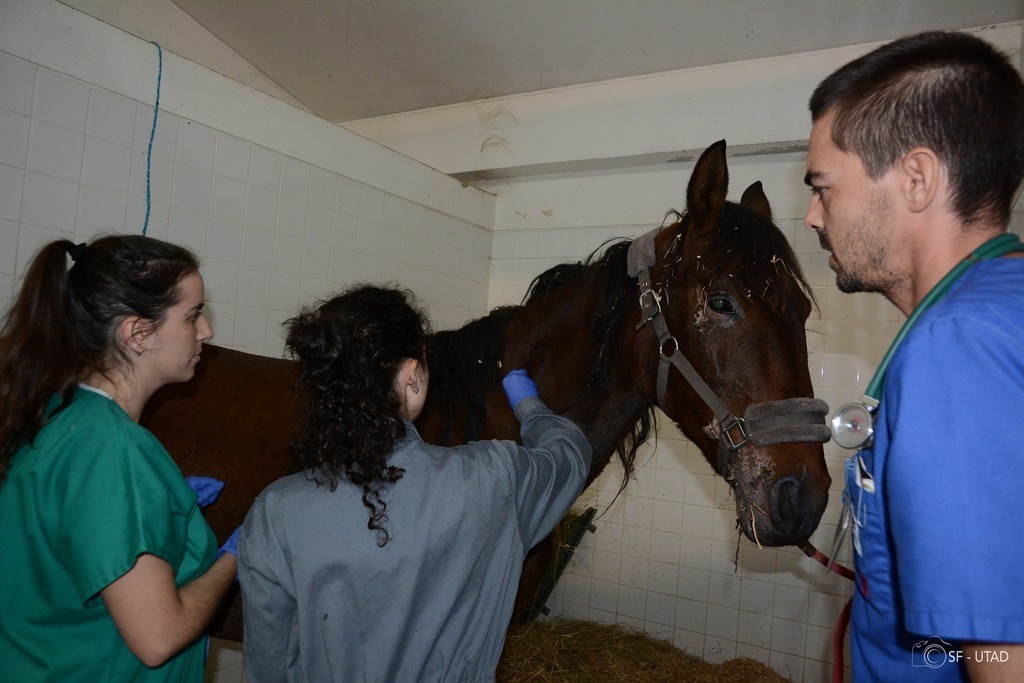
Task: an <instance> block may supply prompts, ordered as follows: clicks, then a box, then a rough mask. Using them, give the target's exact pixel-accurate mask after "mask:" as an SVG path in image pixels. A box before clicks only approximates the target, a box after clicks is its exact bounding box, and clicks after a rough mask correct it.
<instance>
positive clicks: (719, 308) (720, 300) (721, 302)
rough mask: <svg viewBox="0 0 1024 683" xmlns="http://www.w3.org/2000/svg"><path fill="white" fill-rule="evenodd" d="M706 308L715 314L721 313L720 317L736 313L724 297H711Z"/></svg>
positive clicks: (730, 302)
mask: <svg viewBox="0 0 1024 683" xmlns="http://www.w3.org/2000/svg"><path fill="white" fill-rule="evenodd" d="M708 307H709V308H710V309H711V310H712V311H714V312H715V313H721V314H722V315H732V314H734V313H735V312H736V308H735V307H734V306H733V305H732V301H730V300H729V298H728V297H724V296H713V297H711V298H710V299H708Z"/></svg>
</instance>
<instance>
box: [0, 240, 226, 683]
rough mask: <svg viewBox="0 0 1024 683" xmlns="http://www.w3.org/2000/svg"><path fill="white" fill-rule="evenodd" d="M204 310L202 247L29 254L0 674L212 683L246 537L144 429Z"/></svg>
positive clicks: (18, 344) (6, 512)
mask: <svg viewBox="0 0 1024 683" xmlns="http://www.w3.org/2000/svg"><path fill="white" fill-rule="evenodd" d="M69 257H70V266H69ZM202 308H203V280H202V277H201V276H200V274H199V264H198V262H197V260H196V258H195V256H194V255H193V254H192V253H191V252H189V251H188V250H186V249H183V248H181V247H178V246H175V245H172V244H168V243H166V242H161V241H159V240H155V239H152V238H147V237H138V236H110V237H104V238H101V239H98V240H96V241H94V242H93V243H92V244H89V245H86V244H85V243H82V244H78V245H75V244H73V243H72V242H69V241H67V240H59V241H56V242H51V243H50V244H47V245H46V246H44V247H43V248H42V250H41V251H40V252H39V253H38V254H37V255H36V257H35V259H34V260H33V261H32V263H31V265H30V266H29V269H28V272H27V273H26V274H25V278H24V282H23V283H22V286H21V290H20V292H19V294H18V295H17V297H16V299H15V301H14V303H13V305H12V306H11V309H10V310H9V312H8V313H7V316H6V321H5V324H4V327H3V331H2V334H0V547H2V550H0V605H3V607H2V609H0V662H2V663H0V681H67V680H82V681H86V680H88V681H115V680H117V681H120V680H133V681H136V680H137V681H150V680H155V681H201V680H202V679H203V675H204V666H205V639H204V638H203V637H202V634H203V631H204V629H205V627H206V625H207V623H208V621H209V620H210V619H211V617H212V616H213V614H214V612H215V610H216V609H217V607H218V604H219V603H220V601H221V599H222V598H223V597H224V595H225V593H226V592H227V589H228V588H229V587H230V585H231V583H232V582H233V581H234V579H235V574H236V561H235V558H234V555H235V553H236V551H235V550H234V547H235V544H236V543H237V541H236V540H235V539H236V536H232V539H229V542H228V543H227V544H225V547H224V548H222V549H221V552H218V551H217V545H216V540H215V538H214V536H213V532H212V530H211V529H210V527H209V525H208V524H207V523H206V521H205V520H204V519H203V516H202V513H200V512H199V508H198V506H199V505H206V504H209V503H210V502H212V501H213V500H214V499H215V498H216V496H217V494H218V493H219V492H220V489H221V488H223V484H221V483H220V482H217V481H216V480H214V479H210V478H208V477H190V478H189V479H188V480H186V479H185V478H184V477H182V475H181V472H180V471H179V470H178V468H177V465H175V463H174V461H173V460H171V457H170V455H168V453H167V451H166V450H165V449H164V448H163V447H162V446H161V445H160V443H159V442H158V441H157V440H156V438H155V437H154V436H153V435H152V434H150V433H149V432H148V431H147V430H146V429H144V428H142V427H140V426H139V425H138V424H137V422H138V419H139V415H140V414H141V413H142V409H143V407H144V406H145V404H146V401H147V400H148V399H149V397H150V396H151V395H152V394H153V393H154V392H155V391H156V390H157V389H159V388H160V387H161V386H163V385H165V384H168V383H172V382H184V381H187V380H188V379H190V378H191V377H192V375H193V373H194V372H195V367H196V364H197V363H198V362H199V357H200V352H201V350H202V345H203V342H204V341H207V340H208V339H210V338H211V337H212V332H211V330H210V325H209V323H207V321H206V319H205V318H204V317H203V312H202ZM236 534H237V532H236ZM215 556H217V557H215Z"/></svg>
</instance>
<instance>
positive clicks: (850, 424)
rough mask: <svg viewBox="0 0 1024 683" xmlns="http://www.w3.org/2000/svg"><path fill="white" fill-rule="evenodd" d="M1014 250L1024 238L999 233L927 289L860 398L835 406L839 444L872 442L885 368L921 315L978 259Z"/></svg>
mask: <svg viewBox="0 0 1024 683" xmlns="http://www.w3.org/2000/svg"><path fill="white" fill-rule="evenodd" d="M1014 251H1024V242H1021V241H1020V239H1019V238H1018V237H1017V236H1016V235H1013V234H1010V233H1003V234H1002V235H999V236H998V237H993V238H992V239H990V240H988V241H987V242H985V243H984V244H982V245H981V246H980V247H978V248H977V249H975V250H974V251H972V252H971V255H970V256H968V257H967V258H965V259H964V260H963V261H961V262H960V263H958V264H956V266H954V267H953V269H952V270H950V271H949V272H948V273H946V275H945V276H943V278H942V279H941V280H939V282H938V284H936V285H935V286H934V287H932V288H931V289H930V290H929V291H928V293H927V294H926V295H925V297H924V298H923V299H921V303H919V304H918V305H917V306H916V307H915V308H914V310H913V311H911V312H910V317H909V318H907V321H906V322H905V323H903V326H902V327H901V328H900V331H899V332H898V333H897V334H896V338H895V339H893V342H892V344H891V345H890V346H889V350H888V351H886V352H885V356H884V357H883V358H882V363H881V364H880V365H879V366H878V369H877V370H875V374H874V376H873V377H872V378H871V381H870V382H869V383H868V388H867V389H866V390H865V392H864V395H863V396H861V399H860V402H859V403H847V404H846V405H844V406H842V407H840V408H839V409H838V410H836V413H835V415H834V416H833V417H832V423H831V427H832V438H833V439H834V440H835V442H836V443H837V444H838V445H840V446H842V447H843V448H849V449H853V450H861V449H864V448H868V447H869V446H871V441H872V439H873V438H874V434H875V428H874V416H875V413H876V412H877V411H878V404H879V400H880V399H881V396H882V384H883V383H884V382H885V371H886V370H887V369H888V368H889V361H890V360H892V357H893V355H894V354H895V353H896V349H897V348H899V345H900V342H902V341H903V338H904V337H906V336H907V332H909V331H910V328H912V327H913V326H914V323H916V322H917V320H918V318H920V317H921V315H922V314H923V313H924V312H925V311H926V310H928V309H929V308H930V307H931V306H932V305H933V304H935V303H936V302H937V301H939V300H940V299H942V297H944V296H945V295H946V293H947V292H948V291H949V288H950V287H952V286H953V283H954V282H956V281H957V280H958V279H960V276H961V275H963V274H964V273H965V272H966V271H967V269H968V268H970V267H971V266H973V265H974V264H975V263H977V262H978V261H981V260H983V259H988V258H997V257H999V256H1003V255H1004V254H1009V253H1010V252H1014Z"/></svg>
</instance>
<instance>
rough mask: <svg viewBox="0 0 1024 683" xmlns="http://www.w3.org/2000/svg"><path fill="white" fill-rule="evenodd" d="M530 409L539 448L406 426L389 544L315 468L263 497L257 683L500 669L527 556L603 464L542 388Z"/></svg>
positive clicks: (250, 620)
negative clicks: (427, 435)
mask: <svg viewBox="0 0 1024 683" xmlns="http://www.w3.org/2000/svg"><path fill="white" fill-rule="evenodd" d="M516 408H517V409H516V417H517V418H518V419H519V420H520V422H521V425H522V426H521V434H522V439H523V443H524V444H525V446H520V445H518V444H516V443H515V442H513V441H481V442H475V443H470V444H466V445H464V446H457V447H455V448H442V447H438V446H432V445H430V444H427V443H424V442H423V440H422V439H421V438H420V436H419V434H418V433H417V432H416V429H415V427H413V425H412V424H411V423H408V422H407V423H406V432H407V433H406V435H405V437H404V438H403V439H402V440H401V441H399V443H397V444H396V446H395V449H394V452H393V453H392V455H391V457H389V459H388V462H389V464H392V465H396V466H398V467H402V468H404V469H405V475H404V476H403V477H402V478H401V479H400V480H399V481H397V482H396V483H394V484H392V485H391V486H390V488H389V489H388V491H387V493H386V494H385V496H384V498H385V500H386V502H387V510H386V512H387V517H388V521H387V522H386V525H385V526H386V528H387V530H388V532H389V534H390V541H389V542H388V544H387V545H386V546H384V547H383V548H380V547H378V546H377V543H376V539H377V536H376V533H375V532H371V531H370V530H369V529H367V521H368V519H369V510H368V508H367V507H366V506H365V505H363V503H362V499H361V493H362V490H361V489H360V488H357V487H355V486H354V485H352V484H351V483H348V482H342V483H341V484H340V485H339V486H338V488H337V489H336V490H335V491H334V492H331V491H330V489H329V488H328V487H317V486H316V484H314V483H313V482H312V481H310V480H309V479H307V477H306V475H305V474H301V473H300V474H295V475H292V476H289V477H285V478H284V479H281V480H279V481H277V482H275V483H273V484H271V485H270V486H269V487H267V489H266V490H265V491H264V492H263V493H262V494H260V496H259V498H258V499H257V500H256V502H255V503H254V504H253V506H252V509H251V510H250V511H249V514H248V516H247V517H246V519H245V525H244V528H243V533H242V535H241V539H240V542H239V580H240V581H241V584H242V596H243V599H244V606H245V643H244V661H245V674H246V678H247V679H248V680H249V681H250V683H263V682H264V681H310V682H313V681H315V682H317V683H319V682H321V681H382V682H383V681H388V682H390V681H399V682H404V681H410V682H411V681H490V680H493V679H494V672H495V669H496V667H497V664H498V657H499V656H500V654H501V649H502V646H503V643H504V638H505V631H506V628H507V627H508V623H509V620H510V618H511V615H512V607H513V602H514V600H515V595H516V589H517V586H518V582H519V576H520V574H521V572H522V565H523V558H524V556H525V555H526V552H527V551H528V550H529V549H530V548H531V547H532V546H533V545H535V544H536V543H537V542H539V541H540V540H541V539H543V538H544V537H545V536H546V535H547V534H548V533H549V532H550V531H551V530H552V529H553V528H554V527H555V525H556V524H557V523H558V521H559V520H560V519H561V518H562V516H563V515H564V514H565V512H566V511H567V510H568V508H569V506H570V505H571V504H572V502H573V501H574V500H575V499H576V497H577V496H578V495H579V493H580V491H581V490H582V488H583V484H584V482H585V480H586V477H587V473H588V471H589V468H590V459H591V448H590V445H589V444H588V443H587V440H586V438H585V437H584V436H583V433H582V432H581V431H580V430H579V428H578V427H577V426H576V425H574V424H573V423H572V422H571V421H570V420H568V419H566V418H563V417H560V416H558V415H555V414H553V413H552V412H551V411H550V410H548V408H547V407H545V406H544V404H543V403H541V402H540V401H539V400H537V399H534V398H527V399H524V400H522V401H521V402H520V403H519V405H518V406H517V407H516Z"/></svg>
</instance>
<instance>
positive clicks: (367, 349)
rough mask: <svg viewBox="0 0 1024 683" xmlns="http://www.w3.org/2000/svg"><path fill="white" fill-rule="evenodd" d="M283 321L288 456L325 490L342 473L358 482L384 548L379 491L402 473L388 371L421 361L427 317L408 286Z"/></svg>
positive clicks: (355, 296) (368, 291) (338, 301)
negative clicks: (293, 369)
mask: <svg viewBox="0 0 1024 683" xmlns="http://www.w3.org/2000/svg"><path fill="white" fill-rule="evenodd" d="M285 326H286V327H287V330H288V337H287V342H286V343H287V348H288V350H289V351H290V352H291V353H292V355H293V356H294V357H295V358H296V359H298V361H299V363H300V365H301V374H300V376H299V380H298V385H297V389H298V393H299V407H298V414H299V415H300V416H301V418H300V419H301V423H300V425H299V430H298V433H297V435H296V437H295V439H294V440H293V441H292V445H291V449H290V454H291V457H292V461H293V462H294V464H295V465H296V466H297V468H298V469H300V470H306V472H307V474H308V476H310V477H311V478H312V479H313V480H314V481H316V483H317V484H318V485H326V486H329V487H330V488H331V490H332V491H333V490H334V489H335V488H337V486H338V484H339V482H340V481H342V480H343V479H347V480H348V481H349V482H351V483H353V484H355V485H357V486H359V487H361V488H362V491H363V496H362V498H363V504H364V505H366V507H367V508H369V510H370V519H369V522H368V524H367V526H368V527H369V529H370V530H371V531H376V532H377V544H378V545H380V546H383V545H385V544H386V543H387V542H388V538H389V536H388V532H387V530H386V529H385V528H384V523H385V522H386V521H387V515H386V514H385V509H386V508H387V505H386V503H385V502H384V500H383V499H382V497H381V494H382V492H383V491H384V489H385V488H386V487H387V485H388V484H392V483H394V482H396V481H398V480H399V479H401V477H402V475H403V474H404V473H405V470H403V469H402V468H400V467H395V466H393V465H390V464H388V461H387V459H388V456H389V455H390V453H391V451H392V449H393V448H394V445H395V441H396V440H397V439H399V438H401V437H402V436H403V435H404V434H405V424H404V423H403V422H402V418H401V415H400V412H399V410H400V404H399V397H398V395H397V393H396V391H395V377H396V375H397V374H398V371H399V369H400V368H401V366H402V363H403V362H404V361H405V360H407V359H410V358H412V359H416V360H419V361H420V362H424V349H425V345H426V340H427V334H428V333H429V323H428V321H427V318H426V316H425V315H424V313H423V312H422V311H421V310H420V309H419V308H418V307H417V306H416V303H415V300H414V298H413V295H412V293H411V292H407V291H402V290H398V289H393V288H384V287H374V286H358V287H354V288H352V289H349V290H348V291H346V292H345V293H343V294H341V295H340V296H337V297H335V298H333V299H331V300H330V301H327V302H324V303H322V304H321V305H319V306H317V307H315V308H307V309H305V310H303V311H302V312H300V313H299V315H297V316H296V317H294V318H292V319H291V320H288V321H287V322H286V323H285Z"/></svg>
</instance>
